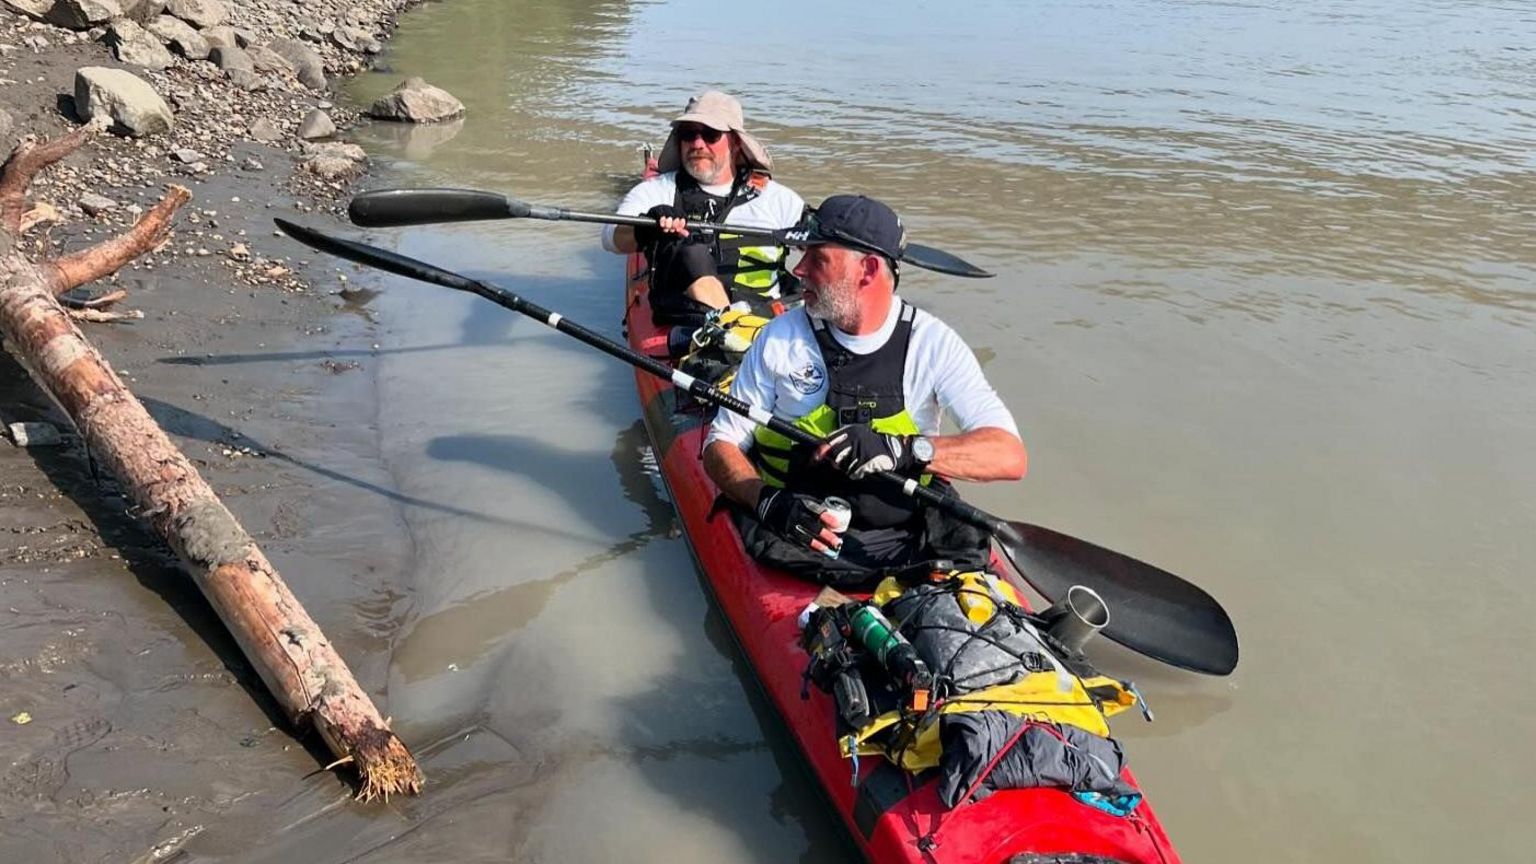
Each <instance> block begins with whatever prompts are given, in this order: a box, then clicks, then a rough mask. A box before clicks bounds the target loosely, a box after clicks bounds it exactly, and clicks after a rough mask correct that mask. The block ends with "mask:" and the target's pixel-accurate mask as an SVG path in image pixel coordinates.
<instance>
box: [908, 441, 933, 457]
mask: <svg viewBox="0 0 1536 864" xmlns="http://www.w3.org/2000/svg"><path fill="white" fill-rule="evenodd" d="M912 455H914V456H916V457H917V458H919V459H921V460H923V461H924V462H932V461H933V442H932V441H929V440H928V439H927V438H919V439H917V440H916V441H913V442H912Z"/></svg>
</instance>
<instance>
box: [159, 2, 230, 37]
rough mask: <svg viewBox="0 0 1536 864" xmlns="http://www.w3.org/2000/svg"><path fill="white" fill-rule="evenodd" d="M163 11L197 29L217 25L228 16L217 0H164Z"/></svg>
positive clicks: (222, 5)
mask: <svg viewBox="0 0 1536 864" xmlns="http://www.w3.org/2000/svg"><path fill="white" fill-rule="evenodd" d="M165 11H167V12H169V13H171V14H172V15H175V16H176V17H177V18H180V19H181V20H183V21H185V22H187V23H188V24H191V25H192V26H193V27H196V28H197V29H199V30H206V29H207V28H209V27H217V26H218V25H220V24H223V23H224V20H225V19H226V18H228V17H229V12H228V11H226V10H225V8H224V4H223V3H220V2H219V0H166V4H165Z"/></svg>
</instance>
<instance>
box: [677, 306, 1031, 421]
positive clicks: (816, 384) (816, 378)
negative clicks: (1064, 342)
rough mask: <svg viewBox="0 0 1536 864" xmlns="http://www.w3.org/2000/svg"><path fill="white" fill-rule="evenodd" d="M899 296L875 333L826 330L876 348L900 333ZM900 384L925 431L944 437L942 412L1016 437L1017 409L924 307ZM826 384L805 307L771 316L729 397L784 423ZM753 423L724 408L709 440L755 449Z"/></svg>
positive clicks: (810, 404)
mask: <svg viewBox="0 0 1536 864" xmlns="http://www.w3.org/2000/svg"><path fill="white" fill-rule="evenodd" d="M900 299H901V298H899V297H898V298H896V300H897V302H894V303H892V304H891V312H890V314H889V315H888V316H887V317H886V320H885V323H884V324H883V325H881V327H880V329H879V330H877V331H875V332H874V333H870V334H867V335H864V336H853V335H850V334H848V333H844V332H843V331H841V330H839V329H837V328H836V327H828V330H829V331H830V332H831V334H832V338H833V339H835V340H837V343H838V344H839V345H842V346H843V347H844V348H846V349H848V350H849V351H852V352H853V353H855V354H869V353H872V352H874V351H876V350H878V349H879V348H880V347H881V346H883V345H884V344H885V343H886V342H887V341H888V340H889V339H890V338H891V334H892V333H894V332H895V330H896V322H897V320H898V319H899V318H900V317H901V302H900ZM902 387H903V391H902V392H903V393H904V394H905V396H906V407H907V413H908V414H910V415H912V419H913V421H915V422H916V423H917V428H918V429H920V430H921V431H922V433H923V434H924V435H937V434H939V423H940V420H941V418H942V416H943V414H945V413H947V414H948V415H949V416H950V417H952V418H953V419H954V421H955V423H956V425H958V426H959V427H960V430H961V431H962V432H969V431H971V430H973V429H979V428H981V427H984V426H995V427H997V428H999V429H1006V430H1008V431H1009V432H1012V433H1013V434H1015V435H1017V434H1019V427H1018V425H1017V424H1015V423H1014V421H1013V414H1012V413H1011V412H1009V410H1008V407H1007V406H1006V405H1004V404H1003V400H1002V399H1001V398H999V397H998V395H997V391H996V390H993V389H992V385H991V384H989V383H987V379H986V376H984V375H982V373H981V364H980V363H978V362H977V361H976V355H975V354H973V353H971V349H970V346H968V345H966V344H965V342H964V340H962V339H961V338H960V335H959V334H958V333H956V332H955V331H954V330H951V329H950V327H949V325H947V324H945V323H944V322H943V321H940V320H939V319H937V318H935V317H933V316H932V315H929V314H928V313H927V312H924V311H923V310H921V309H918V310H917V311H916V315H915V316H914V317H913V319H912V341H911V342H910V343H909V344H908V346H907V362H906V367H905V369H904V370H903V372H902ZM827 389H828V388H827V367H826V363H825V362H824V361H823V360H822V357H821V348H820V346H818V345H817V344H816V335H815V333H814V332H813V331H812V330H811V320H810V316H808V315H807V314H806V312H805V309H804V307H800V308H796V309H791V310H790V311H788V312H786V313H784V314H783V315H780V316H779V317H777V318H775V319H773V320H772V321H771V322H769V323H768V325H767V326H765V327H764V328H763V329H762V332H760V333H758V334H757V339H756V340H755V341H753V343H752V347H751V348H750V349H748V350H747V353H746V355H745V356H744V357H742V361H741V368H740V369H739V370H738V371H737V372H736V379H735V381H733V382H732V383H731V395H733V396H736V397H737V398H740V399H743V400H745V401H746V402H747V403H748V404H751V405H756V406H762V407H771V408H772V410H773V413H775V414H777V415H779V416H780V417H783V418H784V419H786V420H793V419H795V418H797V417H803V416H804V415H806V414H809V413H810V412H811V411H812V410H814V409H816V408H818V407H820V406H821V405H822V404H824V403H825V402H826V401H827ZM756 425H757V424H755V423H753V422H752V421H751V420H748V419H747V418H745V417H742V416H740V415H739V414H736V413H734V412H732V411H727V410H724V409H721V411H720V412H719V413H718V414H716V415H715V421H714V423H713V424H712V425H711V426H710V427H709V435H708V437H707V438H706V439H705V443H712V442H715V441H729V442H731V443H733V444H735V445H736V446H738V447H740V448H741V449H742V450H747V449H750V448H751V446H752V431H753V429H754V428H756Z"/></svg>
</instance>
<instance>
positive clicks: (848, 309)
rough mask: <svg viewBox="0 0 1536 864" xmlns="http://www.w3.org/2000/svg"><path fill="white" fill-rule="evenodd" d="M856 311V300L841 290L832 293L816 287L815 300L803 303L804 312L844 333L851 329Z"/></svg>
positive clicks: (857, 309)
mask: <svg viewBox="0 0 1536 864" xmlns="http://www.w3.org/2000/svg"><path fill="white" fill-rule="evenodd" d="M858 311H859V308H858V301H857V300H855V299H854V297H853V296H852V295H851V294H850V293H849V292H846V291H843V290H837V291H836V293H833V292H830V291H825V290H820V289H818V290H817V291H816V302H814V303H807V304H805V314H807V315H809V316H811V317H812V318H819V319H821V320H822V321H825V322H827V323H828V324H831V325H832V326H833V327H836V328H837V329H839V330H841V331H843V332H844V333H847V332H848V331H849V330H850V329H852V325H853V322H854V320H855V319H856V317H857V314H858Z"/></svg>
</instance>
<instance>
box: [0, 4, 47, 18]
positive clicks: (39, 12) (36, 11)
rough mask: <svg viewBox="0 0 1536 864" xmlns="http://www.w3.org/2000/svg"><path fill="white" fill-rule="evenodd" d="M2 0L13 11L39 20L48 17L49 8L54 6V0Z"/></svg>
mask: <svg viewBox="0 0 1536 864" xmlns="http://www.w3.org/2000/svg"><path fill="white" fill-rule="evenodd" d="M0 2H3V3H4V4H5V8H7V9H10V10H11V11H13V12H20V13H21V14H23V15H25V16H27V17H28V18H36V19H37V20H39V21H41V20H43V19H44V18H46V17H48V10H49V9H52V8H53V0H0Z"/></svg>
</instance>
